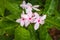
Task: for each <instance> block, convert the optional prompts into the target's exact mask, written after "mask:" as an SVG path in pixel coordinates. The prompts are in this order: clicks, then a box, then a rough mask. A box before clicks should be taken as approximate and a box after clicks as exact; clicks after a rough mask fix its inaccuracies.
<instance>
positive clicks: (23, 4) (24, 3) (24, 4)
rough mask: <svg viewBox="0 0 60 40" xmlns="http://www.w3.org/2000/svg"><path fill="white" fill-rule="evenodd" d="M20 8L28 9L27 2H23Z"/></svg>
mask: <svg viewBox="0 0 60 40" xmlns="http://www.w3.org/2000/svg"><path fill="white" fill-rule="evenodd" d="M20 7H22V8H23V9H26V2H25V1H23V3H22V4H21V5H20Z"/></svg>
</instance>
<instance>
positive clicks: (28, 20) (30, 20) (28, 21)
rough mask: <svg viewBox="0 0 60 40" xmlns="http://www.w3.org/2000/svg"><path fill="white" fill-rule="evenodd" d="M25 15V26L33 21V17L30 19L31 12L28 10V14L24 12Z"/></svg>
mask: <svg viewBox="0 0 60 40" xmlns="http://www.w3.org/2000/svg"><path fill="white" fill-rule="evenodd" d="M26 15H27V17H26V20H25V27H27V26H28V25H29V24H30V23H32V22H33V19H32V15H33V14H32V12H29V13H28V14H26Z"/></svg>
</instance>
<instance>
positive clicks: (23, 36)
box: [15, 26, 30, 40]
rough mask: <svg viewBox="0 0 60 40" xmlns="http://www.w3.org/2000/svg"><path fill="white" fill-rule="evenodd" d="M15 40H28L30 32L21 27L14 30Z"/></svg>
mask: <svg viewBox="0 0 60 40" xmlns="http://www.w3.org/2000/svg"><path fill="white" fill-rule="evenodd" d="M15 40H30V32H29V31H28V30H26V29H24V28H22V27H20V26H19V27H17V28H16V30H15Z"/></svg>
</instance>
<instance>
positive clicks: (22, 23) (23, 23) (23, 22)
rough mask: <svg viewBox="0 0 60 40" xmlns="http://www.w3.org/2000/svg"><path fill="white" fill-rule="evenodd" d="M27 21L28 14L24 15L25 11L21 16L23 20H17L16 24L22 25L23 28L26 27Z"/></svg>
mask: <svg viewBox="0 0 60 40" xmlns="http://www.w3.org/2000/svg"><path fill="white" fill-rule="evenodd" d="M25 20H26V14H24V11H23V12H22V14H21V18H19V19H17V20H16V22H18V23H20V25H21V26H24V25H25Z"/></svg>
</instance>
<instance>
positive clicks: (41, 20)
mask: <svg viewBox="0 0 60 40" xmlns="http://www.w3.org/2000/svg"><path fill="white" fill-rule="evenodd" d="M45 19H46V15H43V16H37V18H36V19H35V21H34V23H35V25H34V29H35V30H37V29H38V28H39V24H41V25H43V24H44V20H45Z"/></svg>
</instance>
